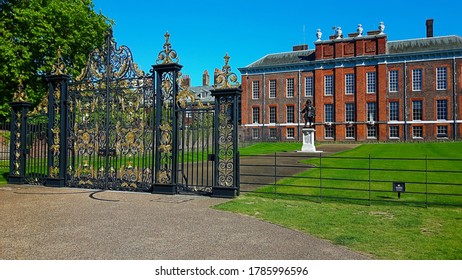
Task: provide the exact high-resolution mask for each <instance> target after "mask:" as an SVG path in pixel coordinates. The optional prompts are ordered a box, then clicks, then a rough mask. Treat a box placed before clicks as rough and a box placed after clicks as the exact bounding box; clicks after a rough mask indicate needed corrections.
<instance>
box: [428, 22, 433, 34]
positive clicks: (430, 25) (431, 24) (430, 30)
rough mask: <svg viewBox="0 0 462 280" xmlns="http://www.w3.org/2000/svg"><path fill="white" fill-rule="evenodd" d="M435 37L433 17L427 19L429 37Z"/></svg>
mask: <svg viewBox="0 0 462 280" xmlns="http://www.w3.org/2000/svg"><path fill="white" fill-rule="evenodd" d="M431 37H433V19H432V18H431V19H427V38H431Z"/></svg>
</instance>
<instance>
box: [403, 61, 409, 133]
mask: <svg viewBox="0 0 462 280" xmlns="http://www.w3.org/2000/svg"><path fill="white" fill-rule="evenodd" d="M403 79H404V82H403V85H404V86H403V87H404V107H403V108H404V112H403V115H404V129H403V130H404V131H403V133H404V141H407V134H408V131H407V63H406V61H404V75H403Z"/></svg>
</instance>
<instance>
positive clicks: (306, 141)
mask: <svg viewBox="0 0 462 280" xmlns="http://www.w3.org/2000/svg"><path fill="white" fill-rule="evenodd" d="M315 131H316V130H315V129H314V128H312V127H304V128H302V133H303V146H302V150H301V152H304V153H322V151H316V147H315V145H314V132H315Z"/></svg>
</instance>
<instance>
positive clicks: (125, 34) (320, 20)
mask: <svg viewBox="0 0 462 280" xmlns="http://www.w3.org/2000/svg"><path fill="white" fill-rule="evenodd" d="M93 2H94V4H95V11H97V12H99V11H101V12H102V13H103V14H104V15H106V16H107V17H109V18H111V19H113V20H114V21H115V26H114V37H115V38H116V41H117V43H118V44H119V45H126V46H128V47H129V48H130V49H131V50H132V53H133V57H134V60H135V62H137V63H138V65H139V66H140V68H141V69H142V70H144V71H145V72H148V71H149V70H150V68H151V65H152V64H154V63H155V61H156V58H157V54H158V53H159V51H161V50H162V46H163V44H164V42H165V38H164V34H165V32H166V31H168V32H169V33H170V34H171V37H170V42H171V43H172V47H173V49H175V50H176V51H177V53H178V55H179V57H180V64H181V65H183V70H182V72H183V74H184V75H185V74H188V75H190V76H191V79H192V85H201V83H202V73H203V72H204V70H208V71H209V73H213V71H214V69H215V68H220V69H221V68H222V66H223V63H224V61H223V57H224V55H225V54H226V52H228V53H229V55H230V56H231V59H230V61H229V64H230V66H231V67H232V70H233V71H234V72H235V73H236V74H238V76H240V73H239V70H238V68H240V67H245V66H247V65H249V64H250V63H252V62H254V61H256V60H257V59H259V58H261V57H263V56H265V55H266V54H270V53H278V52H286V51H291V50H292V46H293V45H298V44H303V43H306V44H308V47H309V49H313V48H314V44H313V43H314V42H315V40H316V36H315V33H316V29H318V28H320V29H321V31H322V32H323V39H327V38H328V36H329V35H330V34H333V30H332V27H334V26H340V27H342V30H343V33H344V34H348V33H353V32H356V28H357V25H358V24H359V23H360V24H362V25H363V28H364V32H366V31H369V30H376V29H377V28H378V24H379V22H380V21H383V22H384V23H385V26H386V28H385V33H386V34H388V40H390V41H394V40H405V39H414V38H423V37H425V36H426V31H425V21H426V19H428V18H433V19H434V35H435V36H445V35H460V36H462V24H461V21H460V18H461V17H460V12H461V10H462V3H461V1H460V0H458V1H448V0H439V1H434V2H433V4H430V3H429V2H428V1H406V0H401V1H397V0H388V1H307V0H305V1H303V0H290V1H288V0H286V1H274V0H266V1H265V0H256V1H251V0H247V1H242V0H234V1H210V0H205V1H181V0H177V1H158V0H154V1H147V0H144V1H143V0H130V1H127V0H93ZM304 30H305V32H304Z"/></svg>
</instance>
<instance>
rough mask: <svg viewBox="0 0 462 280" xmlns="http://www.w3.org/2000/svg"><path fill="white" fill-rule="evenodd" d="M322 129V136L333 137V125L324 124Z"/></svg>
mask: <svg viewBox="0 0 462 280" xmlns="http://www.w3.org/2000/svg"><path fill="white" fill-rule="evenodd" d="M324 131H325V135H324V138H328V139H333V138H334V127H333V126H326V127H325V130H324Z"/></svg>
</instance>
